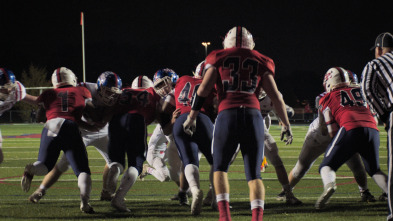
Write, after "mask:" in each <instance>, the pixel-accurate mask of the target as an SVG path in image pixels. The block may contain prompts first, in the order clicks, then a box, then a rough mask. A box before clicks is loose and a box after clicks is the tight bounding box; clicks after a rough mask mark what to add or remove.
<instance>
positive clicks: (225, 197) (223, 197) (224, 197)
mask: <svg viewBox="0 0 393 221" xmlns="http://www.w3.org/2000/svg"><path fill="white" fill-rule="evenodd" d="M216 199H217V203H218V202H220V201H223V200H225V201H228V202H229V193H221V194H218V195H216Z"/></svg>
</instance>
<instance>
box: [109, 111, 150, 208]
mask: <svg viewBox="0 0 393 221" xmlns="http://www.w3.org/2000/svg"><path fill="white" fill-rule="evenodd" d="M124 122H125V127H126V131H128V133H127V137H126V142H125V143H126V144H127V145H126V152H127V161H128V169H127V170H126V171H125V172H124V175H123V177H122V179H121V181H120V184H119V188H118V189H117V190H116V192H115V196H114V197H113V199H112V202H111V205H112V206H113V207H115V208H116V209H117V210H118V211H120V212H130V210H129V209H128V208H127V207H126V205H125V203H124V197H125V196H126V194H127V192H128V191H129V190H130V189H131V187H132V186H133V185H134V183H135V181H136V180H137V178H138V176H139V174H140V173H141V172H142V167H143V162H145V160H146V156H145V150H146V148H147V143H146V139H147V128H146V125H145V119H144V117H143V116H141V115H139V114H127V115H124Z"/></svg>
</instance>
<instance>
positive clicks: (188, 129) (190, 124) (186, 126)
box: [183, 115, 196, 136]
mask: <svg viewBox="0 0 393 221" xmlns="http://www.w3.org/2000/svg"><path fill="white" fill-rule="evenodd" d="M195 129H196V118H195V119H192V118H190V115H188V116H187V120H186V121H184V123H183V130H184V133H186V134H188V135H190V136H192V134H193V133H194V132H195Z"/></svg>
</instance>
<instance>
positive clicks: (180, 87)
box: [173, 62, 214, 215]
mask: <svg viewBox="0 0 393 221" xmlns="http://www.w3.org/2000/svg"><path fill="white" fill-rule="evenodd" d="M198 66H199V70H197V71H196V72H195V73H194V76H182V77H180V78H179V80H178V82H177V83H176V86H175V89H174V95H175V102H176V111H177V112H176V113H174V115H176V116H175V117H174V120H175V121H174V122H173V137H174V139H175V142H176V146H177V149H178V151H179V155H180V158H181V160H182V162H183V165H184V174H185V177H186V179H187V181H188V184H189V187H190V190H191V193H192V203H191V214H193V215H199V214H200V213H201V210H202V201H203V192H202V190H201V189H200V182H199V151H200V152H202V153H203V155H205V157H206V159H207V161H208V163H209V164H210V165H211V170H210V176H209V177H210V178H211V179H210V181H211V184H212V183H213V180H212V177H213V167H212V164H213V157H212V154H211V141H212V135H213V122H212V121H211V118H210V117H209V115H212V114H213V113H209V111H210V112H212V108H211V107H212V103H213V98H214V93H211V94H210V96H209V97H208V99H207V102H205V104H204V106H203V107H202V109H201V113H200V114H199V115H198V116H197V122H198V125H199V127H198V128H197V129H196V130H195V133H193V134H192V135H188V134H186V133H185V132H184V130H183V123H184V121H186V119H187V116H188V114H189V112H190V111H191V103H192V99H193V95H194V94H195V93H196V90H197V89H198V87H199V85H200V83H201V82H202V78H203V75H202V71H203V66H204V62H202V63H201V64H200V65H198ZM201 66H202V68H201ZM197 69H198V68H197ZM177 113H178V114H177Z"/></svg>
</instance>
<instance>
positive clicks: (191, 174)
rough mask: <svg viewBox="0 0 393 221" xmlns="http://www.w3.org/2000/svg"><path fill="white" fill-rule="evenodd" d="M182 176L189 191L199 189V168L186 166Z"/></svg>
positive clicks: (192, 165) (190, 165)
mask: <svg viewBox="0 0 393 221" xmlns="http://www.w3.org/2000/svg"><path fill="white" fill-rule="evenodd" d="M184 175H185V176H186V179H187V182H188V185H189V186H190V188H191V191H195V190H196V189H199V188H200V187H199V168H198V167H197V166H196V165H194V164H188V165H187V166H186V167H185V168H184Z"/></svg>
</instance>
